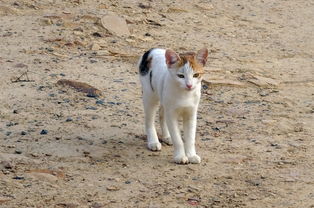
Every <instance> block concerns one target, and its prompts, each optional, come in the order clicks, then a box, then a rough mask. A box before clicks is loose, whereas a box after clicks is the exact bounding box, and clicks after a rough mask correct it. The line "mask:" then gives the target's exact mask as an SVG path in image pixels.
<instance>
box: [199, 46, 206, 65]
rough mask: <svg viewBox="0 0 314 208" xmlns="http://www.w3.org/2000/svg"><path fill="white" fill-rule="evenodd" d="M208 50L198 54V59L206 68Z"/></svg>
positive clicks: (200, 51) (202, 50) (204, 49)
mask: <svg viewBox="0 0 314 208" xmlns="http://www.w3.org/2000/svg"><path fill="white" fill-rule="evenodd" d="M207 56H208V50H207V48H203V49H201V50H199V51H197V53H196V59H197V61H198V62H199V63H201V64H202V65H203V66H205V64H206V62H207Z"/></svg>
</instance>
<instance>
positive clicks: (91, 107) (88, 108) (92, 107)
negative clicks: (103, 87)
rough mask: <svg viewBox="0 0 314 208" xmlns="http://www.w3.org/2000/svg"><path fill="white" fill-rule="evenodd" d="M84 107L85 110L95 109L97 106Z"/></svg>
mask: <svg viewBox="0 0 314 208" xmlns="http://www.w3.org/2000/svg"><path fill="white" fill-rule="evenodd" d="M86 109H87V110H97V108H96V107H94V106H87V107H86Z"/></svg>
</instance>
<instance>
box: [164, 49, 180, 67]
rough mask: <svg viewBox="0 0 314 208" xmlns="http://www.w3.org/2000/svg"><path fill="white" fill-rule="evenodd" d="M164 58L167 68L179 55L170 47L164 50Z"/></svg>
mask: <svg viewBox="0 0 314 208" xmlns="http://www.w3.org/2000/svg"><path fill="white" fill-rule="evenodd" d="M165 58H166V64H167V66H168V68H172V67H173V66H174V65H175V64H176V63H177V62H178V61H179V60H180V57H179V55H178V54H177V53H176V52H174V51H173V50H171V49H167V50H166V54H165Z"/></svg>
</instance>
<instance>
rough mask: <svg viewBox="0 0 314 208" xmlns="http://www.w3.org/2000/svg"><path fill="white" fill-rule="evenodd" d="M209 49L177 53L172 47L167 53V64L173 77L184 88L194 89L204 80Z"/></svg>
mask: <svg viewBox="0 0 314 208" xmlns="http://www.w3.org/2000/svg"><path fill="white" fill-rule="evenodd" d="M207 56H208V50H207V48H203V49H201V50H199V51H197V52H196V53H194V52H190V53H184V54H179V55H178V54H177V53H176V52H174V51H173V50H171V49H167V50H166V53H165V58H166V64H167V67H168V70H169V72H170V74H171V76H172V78H173V79H174V80H175V81H176V83H177V84H178V85H179V86H180V87H181V88H183V89H186V90H188V91H192V90H194V89H195V87H196V86H197V85H198V84H199V83H200V82H201V81H202V77H203V74H204V66H205V64H206V61H207Z"/></svg>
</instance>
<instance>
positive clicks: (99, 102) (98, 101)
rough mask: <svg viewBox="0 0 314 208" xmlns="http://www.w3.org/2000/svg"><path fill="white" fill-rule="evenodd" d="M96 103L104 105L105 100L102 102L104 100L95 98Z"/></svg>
mask: <svg viewBox="0 0 314 208" xmlns="http://www.w3.org/2000/svg"><path fill="white" fill-rule="evenodd" d="M96 104H97V105H104V104H105V102H104V100H97V101H96Z"/></svg>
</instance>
